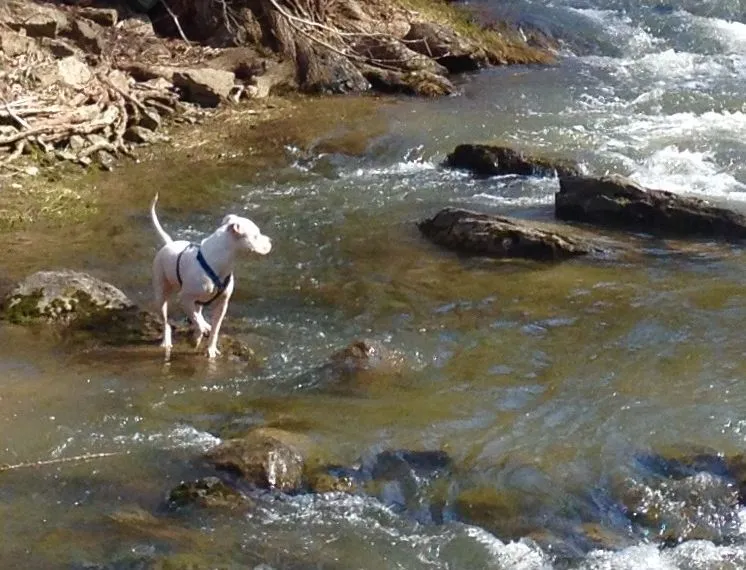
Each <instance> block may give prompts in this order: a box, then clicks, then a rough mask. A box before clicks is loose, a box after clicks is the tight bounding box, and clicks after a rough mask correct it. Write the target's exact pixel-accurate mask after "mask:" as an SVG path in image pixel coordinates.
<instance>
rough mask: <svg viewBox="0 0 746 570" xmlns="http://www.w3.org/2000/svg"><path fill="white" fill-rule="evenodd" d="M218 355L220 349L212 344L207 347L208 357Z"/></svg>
mask: <svg viewBox="0 0 746 570" xmlns="http://www.w3.org/2000/svg"><path fill="white" fill-rule="evenodd" d="M219 355H220V351H219V350H218V349H217V348H216V347H214V346H208V347H207V356H208V357H209V358H215V357H217V356H219Z"/></svg>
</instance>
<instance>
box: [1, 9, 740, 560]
mask: <svg viewBox="0 0 746 570" xmlns="http://www.w3.org/2000/svg"><path fill="white" fill-rule="evenodd" d="M482 4H483V5H484V7H485V8H486V9H487V10H491V11H492V12H494V13H495V14H496V15H498V16H500V17H505V18H508V19H511V20H513V21H514V22H516V23H518V24H519V25H522V24H530V25H533V26H538V27H539V28H541V29H544V30H545V31H547V32H549V33H551V34H552V35H553V36H555V37H557V38H560V39H561V40H562V50H563V53H562V57H561V60H560V63H559V65H557V66H556V67H550V68H505V69H493V70H489V71H484V72H482V73H479V74H477V75H475V76H473V77H470V78H468V79H467V80H466V81H465V83H464V85H463V88H464V94H463V96H461V97H454V98H448V99H444V100H439V101H416V100H403V101H400V102H399V103H397V104H396V105H393V106H387V107H386V108H384V109H382V110H380V111H379V112H377V113H375V114H371V119H370V123H371V126H375V127H376V129H377V130H378V131H380V132H381V133H382V134H381V135H380V136H379V135H377V136H375V137H373V139H372V140H371V142H370V144H369V145H368V147H367V149H366V150H365V152H364V153H362V154H361V155H359V156H347V155H345V154H342V153H329V152H327V153H324V152H321V151H320V149H314V148H313V147H312V148H311V149H310V150H309V149H306V148H303V149H298V148H294V147H291V146H289V147H287V149H286V152H287V158H288V164H287V166H285V167H278V168H272V169H270V170H265V171H263V172H260V173H256V172H251V171H249V170H247V171H246V173H245V174H241V171H240V165H239V167H238V168H237V169H235V170H234V171H233V172H232V176H231V177H230V180H231V182H230V183H228V182H226V181H225V180H223V181H222V182H220V183H217V182H215V183H214V185H215V187H218V186H219V196H220V199H219V200H214V201H212V200H207V201H206V202H207V203H205V202H202V203H200V201H199V200H196V199H195V198H194V197H191V198H183V199H181V200H182V201H181V202H179V200H180V198H178V197H177V194H178V191H179V188H178V185H177V184H173V185H172V187H169V188H162V189H161V192H162V195H163V196H168V195H169V194H171V196H172V198H171V200H170V203H171V204H176V203H180V204H181V205H182V206H183V207H182V208H176V207H173V206H172V207H169V199H168V198H166V199H164V200H163V205H162V207H161V218H162V221H163V222H164V223H165V225H167V227H168V228H169V230H170V231H172V232H174V234H176V235H179V236H180V237H187V238H191V239H194V238H196V237H197V236H200V235H204V234H205V233H206V232H209V231H211V229H212V228H213V226H214V223H215V221H216V220H218V219H220V217H221V216H222V214H223V209H224V210H231V211H245V212H247V215H249V216H250V217H252V218H253V219H255V220H256V221H257V222H258V223H259V225H260V226H261V227H262V228H263V229H264V231H265V232H266V233H267V234H269V235H270V236H272V238H273V240H274V244H275V248H274V250H273V251H272V253H271V255H270V256H268V257H267V258H264V259H256V260H246V261H244V262H242V263H241V266H240V268H239V270H238V275H237V278H238V288H237V293H236V295H235V297H234V299H233V301H232V303H231V306H230V309H229V323H228V327H229V328H230V329H231V330H232V331H233V332H234V333H236V334H238V335H243V337H244V338H245V339H247V340H249V342H251V343H252V345H253V346H255V348H256V350H257V352H258V353H259V354H260V355H261V357H262V362H261V365H260V366H259V367H252V368H250V369H246V368H243V367H241V366H239V365H236V364H233V363H226V362H224V361H223V362H219V363H217V364H215V365H210V364H208V363H207V362H205V361H204V360H203V359H197V358H193V357H190V356H187V355H176V356H175V357H174V358H173V359H172V361H171V362H169V363H164V362H163V361H162V359H161V358H160V355H159V353H158V352H157V351H155V350H154V351H134V350H132V351H127V350H120V351H103V352H95V351H94V352H91V353H83V354H80V353H78V352H76V351H72V350H69V349H68V348H66V347H65V346H59V345H58V344H56V343H55V342H53V340H50V339H48V338H47V337H46V336H45V335H43V334H40V333H39V331H34V330H31V331H29V330H22V329H17V328H13V327H5V328H0V347H2V348H0V371H1V373H0V378H1V380H0V427H1V429H0V461H2V462H5V463H9V464H14V463H20V462H24V461H34V460H38V459H55V458H65V457H72V456H76V455H80V454H85V453H116V454H118V455H113V456H110V457H105V458H99V459H97V460H93V461H90V462H83V463H80V462H77V463H69V464H58V465H50V466H47V467H43V466H42V467H38V468H35V469H16V470H11V471H7V472H0V521H2V522H0V528H2V531H3V533H2V542H1V543H0V567H2V568H50V569H52V568H54V569H57V568H150V567H152V568H156V567H157V568H203V567H204V568H254V567H259V568H263V569H268V568H278V569H279V568H335V569H336V568H339V569H342V568H360V569H371V570H372V569H381V568H406V569H418V568H423V569H424V568H441V569H467V568H468V569H471V568H494V569H497V568H500V569H503V568H504V569H515V568H520V569H534V568H568V567H569V568H579V569H589V570H590V569H599V570H600V569H627V568H629V569H633V568H634V569H637V568H661V569H673V568H686V569H690V568H691V569H693V568H707V569H710V568H711V569H729V568H744V567H746V511H742V510H741V508H740V507H739V506H738V505H737V504H735V502H734V501H733V500H729V497H731V495H732V493H733V492H735V491H734V487H733V482H732V481H729V480H727V478H724V477H723V474H722V472H720V471H718V469H717V465H715V466H714V467H713V468H708V469H704V468H703V469H695V468H693V469H691V470H690V471H686V470H684V471H686V472H684V473H678V475H677V474H676V473H674V472H675V471H676V469H672V468H670V465H668V464H667V463H666V460H665V459H664V455H665V454H666V453H667V450H672V449H682V448H684V449H687V448H691V449H701V448H705V449H708V450H713V452H714V453H720V454H722V457H726V458H727V457H731V456H734V455H735V454H738V453H740V452H742V450H743V448H744V441H745V439H746V382H744V378H746V348H745V347H744V343H743V329H744V325H745V324H746V293H745V289H744V285H746V269H745V268H744V263H743V262H744V255H745V252H744V248H743V247H742V246H741V245H736V246H731V245H722V244H716V243H708V242H702V241H699V242H688V243H683V242H679V243H675V242H668V241H662V240H654V239H652V238H646V237H645V236H635V237H634V238H633V237H629V238H628V237H624V236H621V235H618V234H617V235H614V236H612V237H613V238H614V239H616V240H621V241H622V242H626V243H627V244H628V245H630V246H632V247H634V248H636V249H637V250H638V251H639V253H638V254H636V255H634V256H624V257H619V258H614V259H605V260H580V261H572V262H569V263H563V264H558V265H537V264H532V263H504V262H492V261H488V260H483V259H464V258H460V257H457V256H454V255H452V254H449V253H447V252H443V251H441V250H439V249H437V248H435V247H433V246H431V245H429V244H427V243H425V242H424V241H423V240H422V239H421V238H420V236H419V235H418V233H417V230H416V227H415V225H414V221H415V220H417V219H421V218H422V217H424V216H426V215H430V214H432V213H434V212H435V211H437V210H438V209H439V208H441V207H443V206H445V205H461V206H467V207H471V208H477V209H481V210H485V211H492V212H500V213H507V214H511V215H515V216H520V217H528V218H533V219H550V218H551V215H552V200H553V193H554V192H555V191H556V190H557V182H556V180H552V179H536V180H524V179H517V178H513V177H505V178H495V179H489V180H473V179H471V178H470V177H468V176H466V175H464V174H463V173H457V172H449V171H445V170H443V169H441V168H439V166H438V164H439V162H440V161H441V160H442V159H443V157H444V155H445V153H447V152H448V151H449V150H451V149H452V148H453V147H454V146H455V145H456V144H458V143H460V142H470V141H500V142H507V143H510V144H512V145H514V146H517V147H521V148H526V149H531V150H538V151H545V152H550V153H553V154H559V155H562V156H569V157H574V158H577V159H578V160H580V161H581V162H582V164H583V166H584V168H586V169H587V170H588V171H589V172H592V173H597V174H598V173H603V172H605V171H607V170H608V171H615V172H621V173H624V174H627V175H630V176H632V177H633V178H635V179H637V180H639V181H641V182H643V183H645V184H646V185H649V186H653V187H658V188H663V189H670V190H674V191H680V192H691V193H695V194H697V195H702V196H705V197H713V198H717V199H719V200H727V201H730V202H731V203H732V204H733V205H734V206H736V207H741V206H742V205H743V202H744V200H746V167H745V166H744V164H746V142H744V141H746V109H744V104H745V103H746V101H745V100H744V95H743V94H744V92H746V9H745V8H744V6H743V3H742V2H741V1H740V0H709V1H708V2H703V1H699V0H671V1H670V2H668V3H663V2H655V1H652V0H651V1H644V0H554V1H550V0H510V1H508V0H505V1H503V0H500V1H498V0H494V1H493V2H489V1H487V2H484V3H482ZM325 126H327V125H325ZM236 171H238V174H236ZM177 174H178V176H175V179H176V178H182V179H185V180H186V179H189V178H190V177H193V175H195V176H197V177H198V175H197V173H188V172H187V173H177ZM100 184H101V185H102V186H105V184H106V181H105V180H103V181H101V183H100ZM205 184H207V183H205ZM211 184H212V183H211ZM132 191H133V192H137V194H136V196H138V197H139V198H142V199H141V200H138V202H137V204H136V205H135V204H134V203H133V204H130V205H128V206H127V207H124V208H123V207H117V208H114V207H112V208H111V211H110V212H108V213H106V214H103V213H102V215H101V219H100V220H99V221H97V222H95V223H94V226H93V227H78V228H72V229H69V230H67V231H68V234H67V235H66V236H65V241H64V243H65V245H64V246H63V245H61V244H62V243H63V242H61V241H59V240H58V241H55V240H50V243H49V244H48V247H47V248H46V249H45V252H44V253H43V254H38V253H37V254H36V255H35V256H34V255H32V253H30V249H28V250H27V248H26V247H25V246H24V243H26V242H24V241H23V239H25V238H22V237H18V236H16V241H15V242H12V243H11V244H10V246H9V257H8V259H7V260H8V263H9V264H10V265H12V266H13V267H14V268H15V269H14V271H15V272H16V273H21V272H25V271H29V270H32V269H37V268H47V267H49V266H50V265H52V266H65V265H68V263H66V260H69V257H67V256H69V254H70V251H74V252H75V259H77V260H78V261H79V263H78V267H80V268H83V269H87V270H90V271H93V272H95V273H96V274H98V275H101V276H103V277H106V278H108V279H109V280H111V281H114V282H116V283H117V284H119V285H121V286H122V287H123V288H124V289H125V290H126V291H127V292H128V293H130V294H131V295H132V296H133V297H134V298H136V299H137V300H139V301H143V302H147V299H148V296H149V292H148V291H149V278H148V268H149V264H150V259H151V256H152V254H153V251H154V248H155V243H156V238H155V235H154V232H153V231H152V229H151V228H150V227H149V223H148V220H147V217H146V216H145V213H144V211H143V210H144V207H145V206H144V205H145V204H146V201H147V198H146V196H149V194H150V193H151V191H152V184H150V183H149V182H148V180H147V179H146V180H144V181H141V183H140V184H138V185H137V190H136V191H135V190H134V189H133V190H132ZM201 191H205V192H207V191H208V190H207V188H206V187H205V188H203V189H202V190H201ZM210 191H215V192H218V190H215V188H212V187H211V188H210ZM216 204H219V206H220V208H221V210H220V212H216V211H215V209H216V207H217V206H216ZM100 235H104V236H108V237H107V239H106V240H101V239H98V238H97V239H96V241H95V244H96V245H95V247H94V246H92V245H91V244H92V243H94V242H92V241H91V238H92V237H93V236H100ZM607 235H610V236H611V234H607ZM52 242H53V243H52ZM50 256H51V257H52V259H53V260H54V261H53V262H51V263H50V261H49V258H50ZM16 276H17V275H16ZM359 338H369V339H373V340H375V341H378V342H380V343H383V344H384V345H386V346H387V347H389V348H390V349H392V350H396V351H399V352H401V353H402V354H403V355H404V356H405V361H406V363H405V365H404V366H403V368H401V369H399V370H397V371H396V373H391V374H384V373H381V374H380V375H373V376H372V378H371V377H368V378H367V380H366V381H360V382H359V383H358V384H356V385H352V386H349V385H348V386H344V387H340V386H333V385H329V384H328V382H329V379H328V378H327V379H325V378H323V377H320V376H317V375H314V373H313V370H314V369H315V368H316V367H318V366H319V365H320V364H323V363H324V362H325V361H326V359H327V358H328V356H329V355H330V354H331V353H332V352H333V351H335V350H337V349H339V348H341V347H343V346H345V345H346V344H348V343H350V342H351V341H353V340H355V339H359ZM268 424H269V425H274V426H279V427H286V428H287V429H293V430H300V431H302V432H303V433H305V434H307V435H309V436H310V437H311V438H313V439H314V440H315V441H316V442H317V443H318V444H319V445H320V446H321V447H322V448H324V449H325V450H327V451H328V453H329V454H331V455H332V456H333V457H334V460H335V461H336V462H337V463H339V464H342V465H353V464H354V463H355V462H357V461H359V460H362V461H363V464H364V465H365V464H366V462H370V461H373V459H371V458H372V457H373V456H374V455H375V454H376V453H377V452H379V451H382V450H386V449H411V450H433V449H439V450H444V451H446V452H447V453H448V454H449V456H450V457H451V458H452V460H453V465H454V467H453V468H452V469H451V470H450V471H449V472H448V473H441V474H440V475H439V476H438V477H436V478H435V481H433V480H430V479H427V477H425V476H419V475H417V474H416V473H415V472H414V471H413V473H414V474H410V475H411V477H410V479H412V480H411V481H410V480H408V481H409V483H412V481H414V483H412V485H409V487H412V486H413V487H414V491H412V489H411V488H409V487H408V486H407V485H408V483H407V482H406V481H405V482H402V481H398V482H396V481H395V482H393V483H391V484H390V485H388V486H385V485H384V488H383V490H382V491H381V492H380V493H378V495H377V496H376V497H371V496H365V495H359V496H347V495H338V494H322V495H310V494H306V495H298V496H281V495H266V496H265V495H260V496H257V497H255V499H256V506H255V508H253V509H252V510H251V511H250V512H249V514H230V513H229V514H224V513H223V514H220V513H218V514H211V513H192V514H190V515H188V516H184V517H182V518H178V517H177V518H176V519H175V520H174V518H173V517H171V518H169V517H165V518H166V519H167V520H168V523H164V522H153V521H150V522H145V523H142V522H141V524H135V523H133V524H128V523H127V521H128V520H130V521H131V520H132V518H137V517H138V515H136V514H134V515H133V514H131V515H130V518H128V516H127V515H126V513H138V512H140V513H142V511H146V512H151V513H156V514H158V513H160V512H161V509H162V502H163V498H164V496H165V495H166V493H167V492H168V490H169V489H170V488H172V487H173V486H174V485H175V484H176V483H178V481H180V480H181V479H184V478H193V477H196V476H198V475H200V474H202V473H201V472H200V471H199V469H200V468H199V467H197V466H195V464H194V462H193V461H192V459H193V458H194V457H196V456H197V455H198V454H199V453H200V452H201V451H202V450H205V449H208V448H210V447H212V446H213V445H215V444H216V443H218V442H219V441H220V439H219V438H220V437H223V436H224V435H225V434H229V433H236V432H239V431H241V430H242V429H245V428H248V427H251V426H254V425H268ZM722 457H721V458H722ZM717 460H718V457H717V456H714V455H713V456H710V464H713V463H717ZM711 467H712V465H711ZM415 471H416V470H415ZM672 473H673V475H672ZM438 481H440V483H438ZM474 489H479V490H480V491H479V493H482V495H480V496H492V497H500V499H499V501H497V503H496V504H497V506H496V507H495V511H494V512H493V513H492V514H489V513H488V514H487V515H485V516H480V515H479V514H474V513H471V515H469V513H468V512H465V511H464V510H463V509H461V508H459V504H460V502H459V501H460V499H459V497H461V496H462V493H465V492H466V493H468V492H469V491H470V490H472V491H473V490H474ZM736 490H737V489H736ZM490 493H492V494H491V495H490ZM729 494H731V495H729ZM630 495H635V496H638V497H642V498H640V499H639V500H638V502H637V505H638V506H639V507H640V508H639V512H641V513H646V512H650V511H655V513H657V515H658V518H657V519H655V520H656V521H657V522H655V524H643V523H644V521H643V523H641V522H640V520H639V519H638V520H633V518H634V517H631V516H630V512H629V510H628V509H627V510H625V505H629V496H630ZM625 497H627V498H626V499H625ZM731 498H732V497H731ZM137 509H140V511H138V510H137ZM485 510H487V511H488V510H489V509H488V508H486V509H485ZM122 513H125V514H124V515H123V514H122ZM495 513H497V514H495ZM140 517H141V519H142V518H143V517H144V515H140ZM158 520H161V519H158ZM592 529H595V530H592ZM591 535H594V536H596V537H598V536H607V537H610V538H609V539H607V540H603V539H599V540H594V539H593V538H592V537H591ZM690 539H691V540H690ZM163 556H170V557H171V558H170V562H168V563H166V562H164V563H162V565H161V566H156V565H155V564H156V563H155V562H153V561H154V560H158V559H159V557H163ZM195 560H201V561H203V563H204V566H199V565H198V564H197V562H194V565H193V566H190V565H189V564H191V563H192V561H195ZM148 564H151V566H148Z"/></svg>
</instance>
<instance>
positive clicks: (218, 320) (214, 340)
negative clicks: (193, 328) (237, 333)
mask: <svg viewBox="0 0 746 570" xmlns="http://www.w3.org/2000/svg"><path fill="white" fill-rule="evenodd" d="M232 291H233V287H229V288H228V289H226V291H225V293H224V294H223V295H221V296H220V298H219V299H217V301H216V302H215V308H214V309H213V311H212V330H211V331H210V337H209V339H208V341H207V356H209V357H210V358H215V357H216V356H217V355H218V354H220V351H219V350H218V334H220V325H222V324H223V319H224V318H225V313H226V311H227V310H228V300H229V299H230V298H231V292H232Z"/></svg>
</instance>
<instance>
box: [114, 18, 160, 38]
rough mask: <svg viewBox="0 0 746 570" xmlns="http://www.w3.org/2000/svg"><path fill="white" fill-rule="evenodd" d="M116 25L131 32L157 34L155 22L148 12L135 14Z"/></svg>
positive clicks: (139, 34)
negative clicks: (154, 27) (154, 26)
mask: <svg viewBox="0 0 746 570" xmlns="http://www.w3.org/2000/svg"><path fill="white" fill-rule="evenodd" d="M116 27H117V28H120V29H121V30H123V31H125V32H127V33H129V34H135V35H138V36H147V37H151V36H155V30H154V29H153V22H152V21H151V20H150V18H148V16H147V15H146V14H135V15H133V16H132V17H130V18H127V19H126V20H122V21H121V22H119V23H118V24H117V26H116Z"/></svg>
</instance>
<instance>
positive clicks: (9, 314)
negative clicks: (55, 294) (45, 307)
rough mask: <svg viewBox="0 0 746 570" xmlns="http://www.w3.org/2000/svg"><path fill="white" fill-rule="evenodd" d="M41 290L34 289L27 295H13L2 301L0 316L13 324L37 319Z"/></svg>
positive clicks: (27, 322) (26, 322)
mask: <svg viewBox="0 0 746 570" xmlns="http://www.w3.org/2000/svg"><path fill="white" fill-rule="evenodd" d="M43 296H44V295H43V293H42V292H41V291H34V292H33V293H31V294H29V295H13V296H12V297H9V298H8V299H7V300H6V301H5V303H3V306H2V310H0V318H2V319H4V320H6V321H9V322H11V323H15V324H21V325H22V324H29V323H31V322H34V321H37V320H39V318H40V317H41V316H42V315H41V312H40V311H39V301H41V299H42V297H43Z"/></svg>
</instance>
